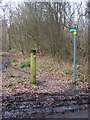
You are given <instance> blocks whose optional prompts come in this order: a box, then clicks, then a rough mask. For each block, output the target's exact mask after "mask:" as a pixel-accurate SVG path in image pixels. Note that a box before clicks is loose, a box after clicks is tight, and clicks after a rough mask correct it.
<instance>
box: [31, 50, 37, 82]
mask: <svg viewBox="0 0 90 120" xmlns="http://www.w3.org/2000/svg"><path fill="white" fill-rule="evenodd" d="M30 67H31V69H30V83H31V84H35V83H36V50H31V65H30Z"/></svg>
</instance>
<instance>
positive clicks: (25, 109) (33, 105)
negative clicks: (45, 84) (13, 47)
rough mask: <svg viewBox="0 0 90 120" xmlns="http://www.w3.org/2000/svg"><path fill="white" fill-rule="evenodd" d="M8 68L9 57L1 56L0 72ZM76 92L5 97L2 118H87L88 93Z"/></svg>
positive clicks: (20, 93)
mask: <svg viewBox="0 0 90 120" xmlns="http://www.w3.org/2000/svg"><path fill="white" fill-rule="evenodd" d="M0 59H1V56H0ZM9 66H10V60H9V57H5V56H3V58H2V67H1V66H0V70H1V68H2V69H3V70H4V69H5V68H8V67H9ZM7 70H8V69H7ZM7 70H6V71H7ZM6 77H7V76H6ZM12 77H13V76H12ZM41 86H42V85H41ZM40 88H41V87H40ZM21 89H22V88H21ZM77 92H78V91H76V92H70V91H69V92H68V91H65V92H63V93H60V92H53V93H47V92H46V93H45V92H44V93H42V92H41V93H40V92H39V93H37V91H36V92H34V93H33V92H32V91H30V92H17V93H15V94H10V95H5V96H3V97H2V117H3V118H47V117H48V118H87V117H88V105H89V104H90V103H89V100H88V98H89V97H88V95H89V92H90V91H89V90H88V91H87V90H86V91H83V92H82V93H78V94H77Z"/></svg>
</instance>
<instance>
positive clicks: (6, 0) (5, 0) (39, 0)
mask: <svg viewBox="0 0 90 120" xmlns="http://www.w3.org/2000/svg"><path fill="white" fill-rule="evenodd" d="M22 1H26V0H2V2H3V3H7V2H15V3H16V4H17V3H18V2H22ZM28 1H35V2H45V1H46V2H48V1H60V0H28ZM61 1H70V2H80V1H83V2H85V1H86V0H61Z"/></svg>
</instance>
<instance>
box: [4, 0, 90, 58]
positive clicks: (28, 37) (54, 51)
mask: <svg viewBox="0 0 90 120" xmlns="http://www.w3.org/2000/svg"><path fill="white" fill-rule="evenodd" d="M88 6H90V5H89V3H88ZM2 9H3V12H4V17H3V21H4V23H5V24H6V27H7V31H8V36H9V49H18V50H20V51H22V52H23V53H24V52H30V51H31V49H37V52H41V51H43V52H44V53H46V54H50V55H52V56H54V57H58V59H60V58H66V57H68V58H69V57H70V58H71V59H72V58H73V34H72V33H69V28H70V27H74V26H75V24H76V26H77V32H78V34H77V49H78V51H77V54H78V58H79V57H80V58H81V56H84V57H85V56H86V55H87V14H86V8H85V6H83V4H82V2H81V3H73V4H71V3H69V2H53V3H50V2H35V3H34V2H28V1H27V2H24V3H23V4H18V6H15V5H14V4H10V3H8V5H6V6H5V7H3V8H2Z"/></svg>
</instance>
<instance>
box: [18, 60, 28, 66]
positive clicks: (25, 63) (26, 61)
mask: <svg viewBox="0 0 90 120" xmlns="http://www.w3.org/2000/svg"><path fill="white" fill-rule="evenodd" d="M19 66H20V67H21V68H23V67H27V66H30V59H24V60H22V61H21V62H20V63H19Z"/></svg>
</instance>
